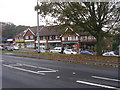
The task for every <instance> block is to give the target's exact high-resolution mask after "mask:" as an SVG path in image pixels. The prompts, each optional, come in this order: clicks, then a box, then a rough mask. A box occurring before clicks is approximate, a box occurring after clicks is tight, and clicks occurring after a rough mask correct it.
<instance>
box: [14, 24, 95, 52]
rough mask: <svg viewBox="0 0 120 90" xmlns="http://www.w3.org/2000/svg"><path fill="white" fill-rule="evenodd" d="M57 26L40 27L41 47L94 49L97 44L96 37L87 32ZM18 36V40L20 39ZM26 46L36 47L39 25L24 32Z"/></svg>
mask: <svg viewBox="0 0 120 90" xmlns="http://www.w3.org/2000/svg"><path fill="white" fill-rule="evenodd" d="M55 27H56V26H47V27H43V28H42V26H40V27H39V30H40V29H41V28H42V29H41V30H40V32H39V36H40V47H42V48H54V47H58V46H64V47H66V48H75V49H77V50H78V49H93V48H94V46H95V44H96V39H95V38H94V37H93V36H91V35H90V34H89V33H87V32H75V31H74V30H73V29H72V28H70V27H67V28H64V29H63V28H59V29H58V28H55ZM18 38H20V37H19V35H18V36H16V42H17V40H19V39H18ZM22 38H23V41H24V47H26V48H36V47H37V46H38V45H37V44H38V41H37V27H30V28H28V29H27V30H25V31H24V33H23V34H22Z"/></svg>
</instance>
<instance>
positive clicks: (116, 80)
mask: <svg viewBox="0 0 120 90" xmlns="http://www.w3.org/2000/svg"><path fill="white" fill-rule="evenodd" d="M92 77H93V78H97V79H103V80H109V81H116V82H120V80H118V79H111V78H105V77H99V76H92Z"/></svg>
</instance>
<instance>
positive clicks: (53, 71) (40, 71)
mask: <svg viewBox="0 0 120 90" xmlns="http://www.w3.org/2000/svg"><path fill="white" fill-rule="evenodd" d="M37 72H40V73H41V72H57V71H55V70H54V71H37Z"/></svg>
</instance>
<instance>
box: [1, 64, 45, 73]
mask: <svg viewBox="0 0 120 90" xmlns="http://www.w3.org/2000/svg"><path fill="white" fill-rule="evenodd" d="M3 66H6V67H9V68H13V69H17V70H21V71H25V72H30V73H34V74H41V75H45V73H40V72H35V71H31V70H27V69H22V68H18V67H13V66H10V65H5V64H3Z"/></svg>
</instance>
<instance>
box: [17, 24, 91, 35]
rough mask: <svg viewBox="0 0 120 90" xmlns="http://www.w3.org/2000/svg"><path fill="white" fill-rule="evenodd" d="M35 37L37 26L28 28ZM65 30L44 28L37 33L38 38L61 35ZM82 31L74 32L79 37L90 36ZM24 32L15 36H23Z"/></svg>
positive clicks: (54, 27)
mask: <svg viewBox="0 0 120 90" xmlns="http://www.w3.org/2000/svg"><path fill="white" fill-rule="evenodd" d="M42 27H43V26H39V30H40V29H41V28H42ZM29 29H30V30H31V31H32V32H33V33H34V34H35V35H36V34H37V26H34V27H30V28H29ZM65 30H66V28H61V27H59V26H47V27H46V26H45V27H43V28H42V29H41V31H40V32H39V35H40V36H49V35H61V34H63V33H65ZM81 30H82V31H84V30H83V29H81V28H79V30H74V31H75V32H76V33H78V34H79V35H90V34H89V33H88V32H81ZM24 34H25V32H21V33H20V34H18V35H17V36H20V35H24Z"/></svg>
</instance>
